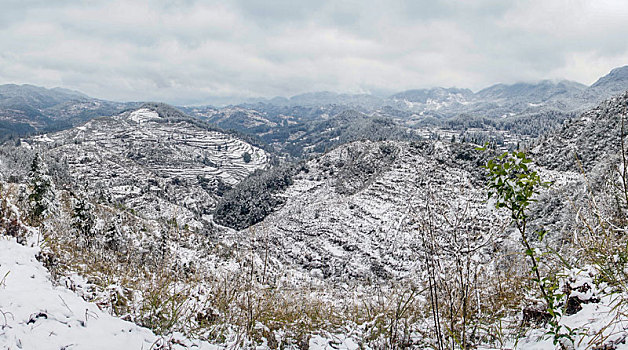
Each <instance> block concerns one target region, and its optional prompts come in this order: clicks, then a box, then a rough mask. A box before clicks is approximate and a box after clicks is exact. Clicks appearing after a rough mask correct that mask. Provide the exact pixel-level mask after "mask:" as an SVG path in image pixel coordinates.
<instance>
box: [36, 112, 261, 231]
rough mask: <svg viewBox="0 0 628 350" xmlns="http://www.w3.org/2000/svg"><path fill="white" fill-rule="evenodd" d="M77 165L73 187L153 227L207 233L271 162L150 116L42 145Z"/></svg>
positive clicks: (233, 142)
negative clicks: (174, 225) (222, 207)
mask: <svg viewBox="0 0 628 350" xmlns="http://www.w3.org/2000/svg"><path fill="white" fill-rule="evenodd" d="M34 143H35V144H37V145H39V146H41V147H43V148H44V149H46V152H49V153H50V154H51V155H52V156H53V157H56V158H58V159H62V160H64V161H65V162H67V164H68V165H69V168H70V173H71V175H72V177H73V181H74V182H75V183H77V184H79V185H80V186H85V187H87V188H88V189H89V190H90V192H91V193H93V194H95V195H96V196H100V197H102V198H103V200H106V201H111V202H114V203H119V204H122V205H125V206H127V207H129V208H131V209H133V210H135V211H137V212H138V213H140V214H141V215H143V216H145V217H147V218H151V219H159V218H163V219H171V218H177V221H178V222H179V223H181V222H184V223H187V224H189V225H196V226H199V225H200V221H199V220H201V219H202V216H203V214H206V213H209V211H211V209H212V208H213V207H214V205H215V203H216V200H217V198H218V196H219V195H220V193H221V190H222V189H224V188H227V187H228V186H233V185H235V184H236V183H238V182H239V181H241V180H242V179H244V178H245V177H246V176H247V175H248V174H250V173H251V172H253V171H255V170H256V169H259V168H264V167H265V166H266V165H267V163H268V160H269V159H268V154H267V153H266V152H264V151H263V150H261V149H259V148H257V147H254V146H252V145H250V144H248V143H247V142H245V141H243V140H240V139H238V138H236V137H234V136H232V135H228V134H224V133H221V132H219V131H215V130H211V129H208V128H204V127H203V126H202V125H200V124H198V123H195V122H193V121H192V120H189V119H176V118H174V119H173V118H168V119H165V118H162V117H160V116H159V114H158V113H157V112H155V111H152V110H150V109H146V108H142V109H138V110H136V111H132V112H125V113H123V114H120V115H117V116H114V117H106V118H99V119H95V120H92V121H90V122H88V123H86V124H84V125H83V126H80V127H77V128H73V129H70V130H66V131H62V132H58V133H54V134H47V135H43V136H40V137H38V138H35V139H34Z"/></svg>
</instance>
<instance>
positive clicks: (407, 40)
mask: <svg viewBox="0 0 628 350" xmlns="http://www.w3.org/2000/svg"><path fill="white" fill-rule="evenodd" d="M1 6H2V9H1V10H2V11H0V47H2V52H0V83H31V84H37V85H43V86H48V87H53V86H63V87H67V88H71V89H76V90H80V91H83V92H85V93H87V94H89V95H92V96H96V97H100V98H106V99H113V100H124V101H127V100H158V101H166V102H169V103H175V104H198V103H211V102H215V101H237V100H242V99H245V98H248V97H258V96H263V97H273V96H276V95H281V96H291V95H294V94H298V93H303V92H307V91H318V90H330V91H338V92H370V91H378V92H394V91H399V90H404V89H410V88H422V87H432V86H446V87H448V86H458V87H469V88H472V89H475V90H477V89H480V88H483V87H485V86H488V85H490V84H493V83H498V82H504V83H513V82H516V81H534V80H540V79H544V78H556V79H559V78H566V79H571V80H576V81H580V82H583V83H586V84H590V83H592V82H593V81H595V80H596V79H597V78H598V77H599V76H601V75H603V74H606V73H607V72H608V71H609V70H610V69H612V68H614V67H616V66H621V65H625V64H628V47H627V46H626V45H625V39H624V38H623V36H624V35H625V33H626V32H628V3H626V2H624V1H610V0H601V1H595V2H590V1H579V0H557V1H545V0H529V1H517V2H506V1H501V0H480V1H473V2H464V1H454V0H441V1H410V0H407V1H396V2H384V1H375V0H364V1H322V0H318V1H289V0H281V1H265V2H262V1H256V0H237V1H232V2H222V1H215V2H211V1H193V0H180V1H173V0H170V1H168V0H145V1H129V0H127V1H120V0H117V1H115V0H114V1H105V0H102V1H99V0H92V1H86V2H74V1H63V0H62V1H37V0H31V1H28V0H27V1H25V0H20V1H17V0H5V1H3V4H2V5H1Z"/></svg>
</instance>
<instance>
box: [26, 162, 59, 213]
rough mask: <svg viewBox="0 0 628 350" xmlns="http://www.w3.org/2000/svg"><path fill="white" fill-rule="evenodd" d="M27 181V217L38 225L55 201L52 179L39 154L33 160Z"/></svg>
mask: <svg viewBox="0 0 628 350" xmlns="http://www.w3.org/2000/svg"><path fill="white" fill-rule="evenodd" d="M29 179H30V181H29V182H30V194H29V195H28V207H29V217H30V220H31V222H32V223H34V224H39V223H41V221H42V220H43V219H44V218H45V217H46V216H47V215H48V214H49V212H50V210H51V208H52V206H53V202H54V200H55V195H54V191H53V189H54V184H53V182H52V178H51V177H50V175H49V173H48V167H47V165H46V163H45V162H44V161H43V160H42V158H41V156H40V155H39V154H36V155H35V158H33V162H32V163H31V170H30V173H29Z"/></svg>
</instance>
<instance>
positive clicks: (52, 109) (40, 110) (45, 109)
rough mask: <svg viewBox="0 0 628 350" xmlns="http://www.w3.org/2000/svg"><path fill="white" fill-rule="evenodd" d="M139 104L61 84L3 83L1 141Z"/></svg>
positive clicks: (77, 122) (70, 125)
mask: <svg viewBox="0 0 628 350" xmlns="http://www.w3.org/2000/svg"><path fill="white" fill-rule="evenodd" d="M137 105H138V104H134V103H118V102H111V101H105V100H99V99H95V98H91V97H89V96H87V95H85V94H82V93H80V92H77V91H72V90H67V89H62V88H54V89H46V88H42V87H37V86H33V85H14V84H7V85H0V142H2V141H4V140H5V139H6V138H8V137H11V136H13V137H19V136H23V135H26V134H31V133H34V132H41V131H50V130H61V129H67V128H70V127H72V126H75V125H78V124H81V123H83V122H85V121H87V120H89V119H91V118H95V117H98V116H108V115H113V114H116V113H119V112H120V111H122V110H124V109H126V108H130V107H132V106H137Z"/></svg>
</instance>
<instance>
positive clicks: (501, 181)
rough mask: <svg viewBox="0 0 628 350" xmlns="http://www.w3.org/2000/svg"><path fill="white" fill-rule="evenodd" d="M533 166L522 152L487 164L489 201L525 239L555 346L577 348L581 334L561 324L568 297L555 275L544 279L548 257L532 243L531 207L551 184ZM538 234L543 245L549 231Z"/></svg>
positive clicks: (535, 281)
mask: <svg viewBox="0 0 628 350" xmlns="http://www.w3.org/2000/svg"><path fill="white" fill-rule="evenodd" d="M531 163H532V160H531V159H530V158H528V157H527V155H526V154H525V152H521V151H513V152H505V153H503V154H501V155H500V156H497V157H495V158H493V159H491V160H489V161H488V162H487V164H486V169H487V170H488V177H489V179H488V183H487V187H488V198H489V200H490V201H492V203H493V204H494V205H495V207H496V208H498V209H500V208H503V209H506V210H507V211H508V212H509V213H510V216H511V219H512V221H513V223H514V224H515V226H516V228H517V230H518V231H519V233H520V235H521V243H522V245H523V248H524V254H525V255H526V256H527V257H529V261H530V273H531V274H532V280H533V282H534V283H535V284H536V285H537V286H538V288H539V290H540V292H541V296H542V298H543V300H544V301H545V304H546V305H545V307H546V311H547V313H548V314H549V319H548V323H549V325H550V330H549V331H548V335H551V336H552V337H553V338H554V344H558V343H559V342H560V343H561V345H565V344H566V343H571V344H573V342H574V336H575V334H576V331H577V330H575V329H571V328H569V327H567V326H566V325H563V324H560V323H559V321H560V317H561V316H562V311H561V308H560V302H561V300H562V299H563V297H564V296H565V295H564V293H563V292H562V291H561V290H560V289H559V288H558V286H559V283H558V281H557V279H556V276H555V275H552V274H549V273H548V274H545V276H542V274H541V271H540V263H541V257H542V256H543V255H544V254H543V253H542V252H539V251H538V250H537V248H535V247H533V246H532V245H531V244H530V241H529V239H528V238H529V237H528V235H529V232H528V224H529V222H530V217H529V206H530V204H531V203H533V202H534V201H536V199H535V198H534V197H535V196H536V195H538V193H539V189H540V188H543V187H549V186H550V184H551V183H549V182H543V181H541V177H540V176H539V174H538V172H536V171H535V170H533V169H532V167H531ZM535 233H536V235H537V237H538V238H539V241H541V240H543V237H544V236H545V234H546V231H544V230H538V231H536V232H535Z"/></svg>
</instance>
